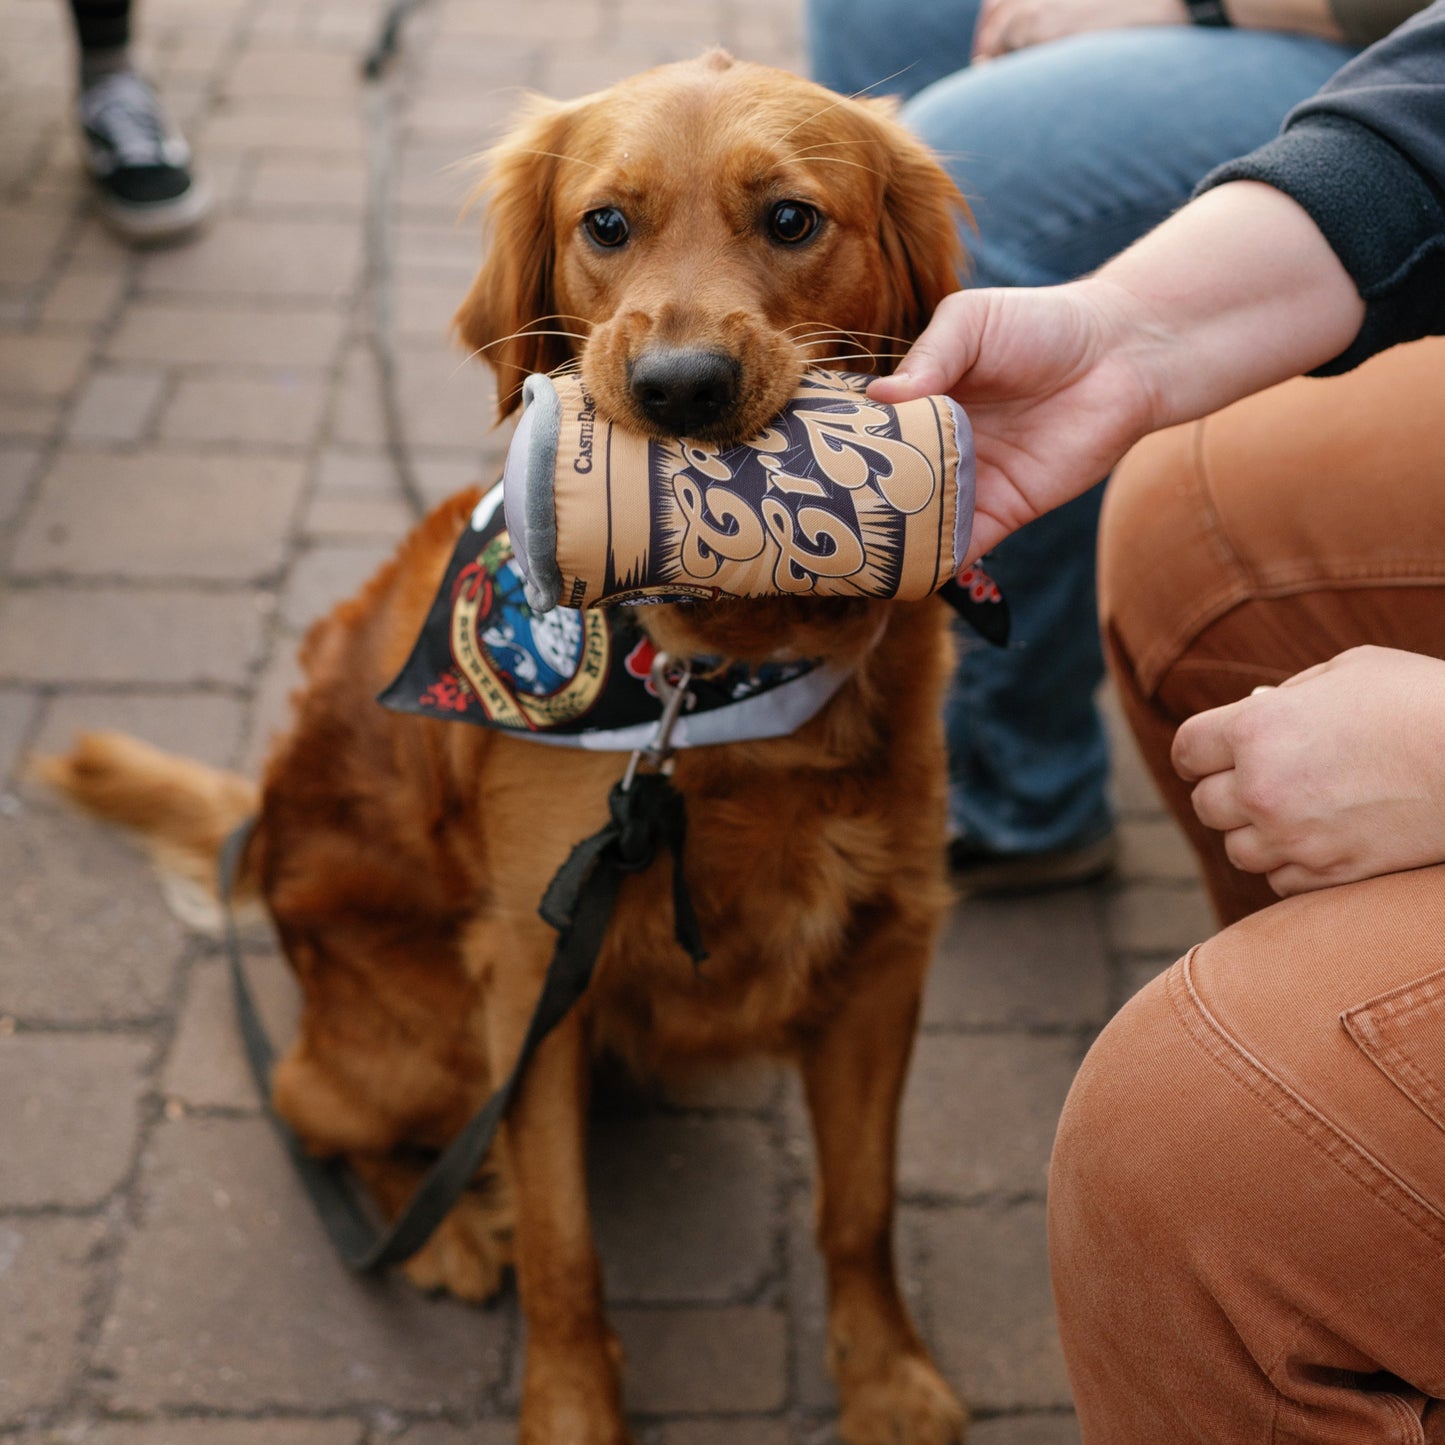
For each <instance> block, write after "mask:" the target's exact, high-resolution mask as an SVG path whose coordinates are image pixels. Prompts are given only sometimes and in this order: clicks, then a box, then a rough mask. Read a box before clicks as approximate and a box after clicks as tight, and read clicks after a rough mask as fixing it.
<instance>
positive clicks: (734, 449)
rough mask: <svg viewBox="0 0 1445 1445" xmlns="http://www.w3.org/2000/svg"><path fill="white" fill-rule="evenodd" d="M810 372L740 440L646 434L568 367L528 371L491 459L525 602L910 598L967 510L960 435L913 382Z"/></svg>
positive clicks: (941, 569)
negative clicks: (502, 442) (604, 408)
mask: <svg viewBox="0 0 1445 1445" xmlns="http://www.w3.org/2000/svg"><path fill="white" fill-rule="evenodd" d="M870 380H872V378H871V377H868V376H859V375H854V374H850V373H844V372H831V371H810V372H808V373H806V374H805V375H804V376H803V378H802V381H801V382H800V384H799V386H798V390H797V391H796V393H795V394H794V395H793V397H792V399H791V400H790V401H789V402H788V403H787V405H786V406H784V408H783V409H782V411H781V412H780V413H779V414H778V415H777V416H776V417H775V418H773V420H772V421H771V422H769V423H768V425H767V427H766V428H764V430H763V431H762V432H761V433H760V434H759V435H758V436H755V437H753V438H751V439H750V440H749V441H747V442H745V443H741V444H738V445H730V446H717V445H714V444H712V443H708V442H697V441H690V440H687V439H676V440H673V439H669V440H659V439H657V438H655V437H648V436H645V435H642V434H640V433H637V432H632V431H627V430H624V429H623V428H621V427H618V426H615V425H613V424H612V423H611V422H609V421H607V420H606V419H604V418H602V417H600V416H599V415H598V413H597V407H596V404H595V403H594V402H593V400H592V398H591V397H590V396H588V394H587V391H586V389H585V387H584V385H583V383H582V381H581V379H580V378H579V377H577V376H565V377H557V378H552V377H548V376H543V375H535V376H530V377H528V378H527V381H526V383H525V384H524V386H523V391H522V395H523V399H524V402H525V410H524V411H523V413H522V417H521V420H520V421H519V422H518V425H517V432H516V435H515V437H514V438H513V441H512V445H511V449H510V451H509V453H508V457H507V464H506V469H505V471H504V473H503V497H504V506H505V508H506V519H507V530H508V532H509V534H510V537H511V543H512V547H513V549H514V551H515V553H516V558H517V562H518V565H519V566H520V568H521V571H522V574H523V577H524V579H525V584H526V596H527V601H528V604H529V605H530V606H531V607H532V608H533V609H534V610H535V611H537V612H546V611H548V610H550V609H551V608H552V607H555V606H558V605H561V606H564V607H593V606H600V605H604V604H615V603H624V602H648V601H677V600H687V599H694V600H697V599H713V598H720V597H776V596H792V597H887V598H896V599H899V600H912V599H917V598H921V597H926V596H928V595H929V594H930V593H932V592H935V591H937V590H938V589H939V588H940V587H942V586H943V585H944V584H945V583H946V582H948V581H949V580H950V579H951V578H952V577H953V576H954V574H955V572H956V571H957V570H958V564H959V562H960V561H961V560H962V558H963V557H964V555H965V553H966V551H967V548H968V539H969V534H970V531H971V528H972V523H973V437H972V432H971V430H970V428H969V424H968V418H967V416H965V414H964V412H963V409H962V408H961V407H959V406H958V405H957V404H956V403H955V402H953V401H952V400H951V399H949V398H948V397H941V396H929V397H922V398H920V399H918V400H916V401H910V402H904V403H902V404H901V405H898V406H885V405H883V404H882V403H881V402H876V401H871V400H870V399H869V398H868V397H867V396H866V395H865V393H864V388H865V387H866V386H867V384H868V382H869V381H870Z"/></svg>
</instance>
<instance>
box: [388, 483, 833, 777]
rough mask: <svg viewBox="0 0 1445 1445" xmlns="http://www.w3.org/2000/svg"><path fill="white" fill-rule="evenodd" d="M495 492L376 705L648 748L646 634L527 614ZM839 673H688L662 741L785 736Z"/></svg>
mask: <svg viewBox="0 0 1445 1445" xmlns="http://www.w3.org/2000/svg"><path fill="white" fill-rule="evenodd" d="M501 500H502V489H501V487H500V486H498V487H495V488H494V489H493V490H492V491H491V492H489V493H488V494H487V495H486V496H485V497H484V498H483V499H482V501H481V502H480V503H479V504H478V506H477V509H476V511H475V512H474V513H473V515H472V519H471V523H470V525H469V526H468V527H467V529H466V531H464V532H463V533H462V536H461V539H460V540H459V541H458V543H457V546H456V549H455V550H454V551H453V553H452V558H451V561H450V562H449V563H448V565H447V571H446V575H445V576H444V577H443V579H442V584H441V587H440V589H439V590H438V592H437V596H436V599H435V600H434V601H433V603H432V606H431V610H430V612H429V613H428V614H427V619H426V622H425V623H424V624H423V627H422V632H421V636H420V637H419V638H418V639H417V643H416V646H415V647H414V648H413V649H412V654H411V656H410V658H408V659H407V662H406V665H405V666H404V667H403V668H402V670H401V673H400V675H399V676H398V677H397V679H396V681H395V682H393V683H392V684H391V686H390V687H388V688H387V689H386V691H385V692H383V693H382V694H381V701H382V702H383V703H385V705H386V706H387V707H390V708H395V709H397V710H398V711H401V712H413V713H419V714H421V715H423V716H428V717H438V718H443V719H450V720H455V721H459V722H470V723H476V724H478V725H479V726H482V727H492V728H501V729H503V730H505V731H508V732H512V733H515V734H517V735H519V736H525V737H527V738H530V739H532V740H534V741H536V742H543V743H557V744H563V745H567V746H572V747H586V748H598V749H618V750H623V751H626V750H630V749H632V748H635V747H640V746H643V745H645V744H646V743H647V742H649V741H650V740H651V738H652V733H653V730H654V728H655V726H656V723H657V719H658V718H659V716H660V715H661V711H662V704H661V700H660V699H659V698H658V696H657V694H656V691H655V689H654V688H653V685H652V681H651V669H652V660H653V657H654V652H653V648H652V644H651V642H650V641H649V640H648V638H647V637H646V635H645V634H644V633H643V632H642V631H641V629H640V628H639V627H638V626H637V625H636V623H635V621H633V618H632V615H631V614H630V612H629V610H628V609H626V608H617V607H612V608H606V609H600V608H588V609H586V610H583V611H577V610H574V609H571V608H566V607H557V608H553V609H552V610H551V611H550V612H547V613H537V612H535V611H534V610H533V609H532V608H531V607H530V606H529V605H528V602H527V599H526V593H525V590H524V580H523V577H522V572H521V568H520V566H519V565H518V563H517V561H516V559H515V557H514V556H513V554H512V544H511V540H510V539H509V537H508V536H507V531H506V525H505V521H504V518H503V513H502V507H501ZM846 677H847V672H846V670H844V669H840V668H836V667H832V666H828V665H824V664H821V663H818V662H812V661H798V662H788V663H776V664H769V665H768V666H766V667H762V668H757V669H745V668H732V669H728V670H726V671H724V672H722V673H721V674H716V675H711V676H709V675H702V676H698V675H694V679H693V682H692V685H691V688H690V689H689V698H688V702H689V710H688V711H687V712H686V713H684V714H683V716H682V717H681V718H679V720H678V723H677V727H676V729H675V730H674V733H673V742H674V743H675V744H676V745H677V746H679V747H697V746H701V745H704V744H710V743H720V742H737V741H741V740H744V739H749V738H765V737H777V736H782V735H784V734H787V733H790V732H793V731H794V730H795V729H797V728H798V727H801V726H802V724H803V723H805V722H806V721H807V720H808V719H809V718H811V717H812V716H814V714H816V713H817V712H818V711H819V710H820V709H821V708H822V707H823V705H824V704H825V703H826V702H827V701H828V700H829V698H831V697H832V696H833V694H834V693H835V692H836V691H837V690H838V688H839V687H840V686H841V685H842V683H843V682H844V680H845V679H846Z"/></svg>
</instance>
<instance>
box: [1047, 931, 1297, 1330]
mask: <svg viewBox="0 0 1445 1445" xmlns="http://www.w3.org/2000/svg"><path fill="white" fill-rule="evenodd" d="M1221 939H1223V940H1224V941H1223V942H1221ZM1228 939H1229V935H1220V936H1217V937H1216V938H1214V939H1212V940H1210V941H1209V942H1208V943H1206V944H1204V945H1201V947H1200V948H1199V949H1196V950H1194V951H1193V953H1192V954H1191V955H1189V956H1188V957H1186V958H1184V959H1181V960H1180V961H1179V962H1178V963H1176V964H1175V965H1174V967H1173V968H1171V969H1170V970H1169V971H1168V972H1167V973H1165V974H1164V975H1162V976H1161V977H1160V978H1157V979H1155V980H1154V981H1153V982H1152V983H1151V984H1149V985H1148V986H1147V987H1146V988H1144V989H1143V990H1141V992H1140V993H1139V994H1137V995H1136V996H1135V997H1134V998H1133V999H1132V1000H1130V1002H1129V1003H1128V1004H1126V1005H1125V1006H1124V1008H1123V1009H1121V1010H1120V1012H1119V1013H1118V1014H1116V1015H1115V1017H1114V1018H1113V1020H1112V1021H1111V1022H1110V1023H1109V1025H1108V1026H1107V1027H1106V1028H1105V1030H1104V1031H1103V1033H1102V1034H1101V1035H1100V1036H1099V1038H1098V1039H1097V1041H1096V1042H1095V1044H1094V1046H1093V1047H1092V1048H1091V1049H1090V1050H1089V1053H1088V1055H1087V1057H1086V1058H1085V1060H1084V1063H1083V1065H1082V1066H1081V1067H1080V1069H1079V1073H1078V1075H1077V1077H1076V1078H1075V1080H1074V1084H1073V1087H1072V1088H1071V1090H1070V1092H1069V1096H1068V1100H1067V1102H1066V1103H1065V1105H1064V1110H1063V1114H1062V1116H1061V1118H1060V1121H1059V1129H1058V1134H1057V1136H1056V1139H1055V1143H1054V1152H1053V1158H1052V1161H1051V1165H1050V1177H1049V1242H1050V1253H1051V1258H1052V1262H1053V1268H1054V1275H1055V1291H1056V1294H1057V1296H1058V1301H1059V1308H1060V1312H1061V1314H1064V1315H1067V1316H1068V1318H1069V1321H1070V1323H1071V1324H1073V1325H1075V1326H1078V1327H1085V1326H1086V1324H1087V1322H1088V1321H1089V1320H1092V1321H1093V1324H1094V1325H1095V1326H1096V1327H1097V1328H1107V1329H1111V1330H1113V1329H1120V1328H1125V1327H1128V1328H1134V1327H1135V1325H1137V1322H1138V1320H1139V1318H1140V1317H1141V1316H1145V1315H1147V1313H1148V1311H1149V1310H1150V1309H1151V1308H1152V1307H1153V1305H1154V1304H1155V1303H1157V1302H1158V1301H1159V1300H1161V1299H1172V1300H1174V1301H1176V1302H1182V1301H1183V1299H1185V1298H1186V1297H1188V1296H1190V1295H1193V1294H1197V1293H1198V1292H1199V1291H1200V1289H1201V1288H1203V1287H1204V1283H1203V1275H1201V1261H1202V1260H1206V1259H1210V1260H1214V1261H1216V1263H1217V1261H1218V1260H1219V1258H1220V1257H1221V1256H1222V1255H1223V1254H1225V1253H1227V1252H1228V1249H1229V1247H1230V1240H1232V1239H1234V1238H1237V1237H1238V1231H1239V1230H1240V1228H1241V1226H1242V1223H1243V1224H1244V1228H1245V1232H1248V1229H1247V1222H1243V1221H1242V1219H1241V1217H1240V1215H1239V1214H1238V1212H1237V1210H1236V1208H1235V1206H1238V1208H1239V1209H1247V1207H1248V1206H1247V1204H1246V1203H1245V1202H1244V1201H1247V1200H1248V1199H1249V1198H1250V1197H1251V1196H1252V1194H1253V1193H1254V1191H1253V1189H1252V1188H1251V1185H1250V1182H1249V1179H1250V1171H1251V1170H1253V1169H1255V1168H1263V1169H1264V1170H1266V1171H1267V1170H1268V1168H1269V1165H1268V1162H1267V1161H1268V1160H1269V1158H1270V1155H1271V1143H1270V1139H1271V1133H1270V1131H1271V1129H1272V1128H1273V1122H1274V1121H1273V1116H1272V1115H1271V1114H1270V1113H1269V1112H1268V1111H1267V1110H1263V1111H1256V1110H1253V1109H1251V1108H1249V1107H1247V1105H1246V1103H1245V1100H1246V1098H1247V1096H1246V1095H1243V1094H1242V1093H1241V1090H1240V1086H1239V1084H1238V1082H1237V1080H1236V1079H1235V1078H1234V1077H1233V1076H1231V1075H1230V1073H1229V1072H1228V1071H1227V1070H1225V1069H1223V1068H1221V1067H1220V1066H1219V1064H1218V1061H1217V1059H1216V1058H1215V1057H1214V1056H1213V1055H1212V1054H1211V1053H1210V1052H1209V1050H1208V1049H1207V1048H1205V1047H1201V1044H1200V1040H1199V1031H1198V1029H1197V1028H1195V1027H1193V1026H1191V1022H1190V1004H1189V996H1190V989H1189V984H1188V982H1187V977H1188V975H1187V973H1186V969H1187V968H1188V967H1189V966H1190V965H1191V964H1192V963H1194V962H1195V961H1196V960H1197V958H1198V956H1199V954H1200V953H1201V952H1202V951H1204V950H1210V949H1215V950H1217V949H1219V948H1221V947H1228ZM1226 1179H1229V1180H1231V1181H1232V1182H1233V1184H1234V1185H1235V1186H1237V1191H1238V1192H1237V1194H1235V1196H1234V1200H1233V1203H1232V1205H1231V1208H1230V1209H1228V1210H1218V1209H1215V1208H1214V1207H1213V1205H1214V1203H1215V1202H1216V1200H1217V1191H1218V1188H1219V1186H1220V1181H1223V1180H1226ZM1210 1268H1211V1267H1210V1266H1204V1267H1203V1269H1204V1274H1208V1273H1209V1269H1210Z"/></svg>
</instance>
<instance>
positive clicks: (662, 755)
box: [622, 652, 692, 793]
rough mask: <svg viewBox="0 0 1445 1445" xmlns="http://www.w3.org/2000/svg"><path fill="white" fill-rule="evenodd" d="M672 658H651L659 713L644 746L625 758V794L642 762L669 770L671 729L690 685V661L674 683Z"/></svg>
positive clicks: (664, 655)
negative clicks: (648, 739) (659, 705)
mask: <svg viewBox="0 0 1445 1445" xmlns="http://www.w3.org/2000/svg"><path fill="white" fill-rule="evenodd" d="M671 667H672V658H671V657H669V656H668V655H667V653H665V652H659V653H658V654H657V655H656V656H655V657H654V658H653V659H652V673H651V676H652V685H653V687H655V688H656V689H657V695H658V697H660V698H661V699H662V716H661V717H660V718H658V720H657V731H656V732H655V733H653V735H652V741H651V742H650V743H648V745H647V746H646V747H645V748H635V749H633V753H632V756H631V757H630V758H629V759H628V760H627V771H626V772H625V773H623V775H622V791H623V792H624V793H625V792H626V791H627V790H628V789H629V788H630V787H631V786H632V780H633V779H634V778H635V777H636V776H637V770H638V769H639V768H640V767H642V765H643V764H644V763H645V764H647V766H648V767H649V768H651V769H653V770H654V771H656V772H659V773H662V774H664V775H666V774H669V773H671V772H672V754H673V751H674V749H673V747H672V730H673V727H674V726H675V725H676V723H677V719H678V715H679V714H680V713H681V712H682V705H683V703H684V702H686V701H687V690H688V688H689V687H690V686H691V685H692V662H691V660H690V659H689V660H688V661H685V662H684V663H683V664H682V667H681V669H680V670H679V672H678V674H677V680H676V682H674V681H672V679H670V678H669V677H668V675H667V674H668V669H669V668H671Z"/></svg>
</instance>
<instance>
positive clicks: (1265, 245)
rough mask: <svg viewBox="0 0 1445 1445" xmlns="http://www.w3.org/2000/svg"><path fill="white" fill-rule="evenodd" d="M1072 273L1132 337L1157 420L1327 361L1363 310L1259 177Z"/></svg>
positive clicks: (1200, 412) (1302, 225) (1203, 409)
mask: <svg viewBox="0 0 1445 1445" xmlns="http://www.w3.org/2000/svg"><path fill="white" fill-rule="evenodd" d="M1079 284H1080V285H1081V286H1082V287H1084V288H1086V289H1087V290H1088V291H1089V292H1090V294H1091V296H1092V297H1093V298H1094V299H1095V301H1096V302H1097V304H1098V305H1100V306H1101V307H1102V308H1104V309H1105V310H1106V311H1109V312H1112V313H1114V314H1115V315H1117V316H1119V317H1120V318H1121V319H1122V320H1123V322H1124V326H1125V332H1126V334H1132V335H1133V336H1134V338H1135V339H1133V340H1131V341H1130V342H1129V349H1130V351H1131V353H1132V354H1131V358H1130V359H1131V361H1132V362H1133V363H1134V365H1135V366H1136V367H1137V368H1138V371H1139V373H1140V375H1142V376H1143V377H1144V378H1145V379H1146V383H1147V384H1148V386H1149V387H1150V389H1151V392H1152V395H1153V398H1154V405H1155V413H1154V415H1153V417H1152V418H1151V421H1152V425H1153V426H1154V427H1161V426H1169V425H1172V424H1174V423H1175V422H1180V421H1188V420H1192V419H1193V418H1195V417H1200V416H1204V415H1206V414H1207V413H1209V412H1211V411H1215V410H1217V409H1218V408H1219V407H1221V406H1225V405H1227V404H1228V403H1230V402H1232V401H1237V400H1238V399H1239V398H1240V397H1244V396H1248V395H1250V394H1251V393H1253V392H1255V391H1258V390H1260V389H1261V388H1263V387H1266V386H1271V385H1273V384H1274V383H1275V382H1279V381H1284V380H1286V379H1287V378H1289V377H1291V376H1297V375H1299V374H1300V373H1301V372H1305V371H1310V370H1313V369H1314V368H1315V367H1317V366H1320V365H1323V364H1324V363H1325V362H1327V361H1329V360H1330V359H1331V358H1333V357H1335V356H1337V355H1339V353H1340V352H1341V351H1343V350H1344V349H1345V348H1346V347H1347V346H1349V344H1350V342H1351V341H1352V340H1353V339H1354V337H1355V335H1356V334H1357V332H1358V331H1359V329H1360V324H1361V322H1362V320H1363V318H1364V314H1365V306H1364V302H1363V301H1361V299H1360V296H1359V294H1358V292H1357V291H1356V289H1355V285H1354V282H1353V281H1352V280H1351V279H1350V276H1349V274H1348V273H1347V272H1346V270H1345V268H1344V267H1343V266H1342V265H1341V264H1340V262H1339V260H1338V258H1337V257H1336V256H1335V254H1334V252H1333V251H1332V250H1331V249H1330V247H1329V244H1328V243H1327V242H1326V240H1325V238H1324V237H1323V236H1322V235H1321V234H1320V231H1319V228H1318V227H1317V226H1316V225H1315V224H1314V222H1313V221H1312V220H1311V219H1310V217H1309V215H1308V214H1307V213H1306V212H1305V211H1304V210H1303V208H1302V207H1300V206H1299V205H1298V204H1297V203H1296V202H1295V201H1293V200H1291V199H1290V198H1289V197H1288V196H1286V195H1285V194H1284V193H1283V192H1282V191H1277V190H1275V189H1274V188H1273V187H1271V186H1266V185H1262V184H1260V183H1258V182H1254V181H1239V182H1234V183H1231V184H1228V185H1224V186H1220V187H1218V188H1217V189H1216V190H1212V191H1209V192H1207V193H1206V194H1204V195H1203V196H1200V197H1199V198H1198V199H1197V200H1195V201H1192V202H1191V203H1190V204H1189V205H1188V206H1186V207H1185V208H1184V209H1183V210H1181V211H1179V212H1178V213H1176V214H1175V215H1174V216H1173V217H1171V218H1170V219H1169V220H1168V221H1166V222H1165V223H1164V224H1163V225H1162V226H1160V227H1159V228H1158V229H1157V230H1155V231H1153V232H1151V233H1150V234H1149V235H1148V236H1146V237H1145V238H1144V239H1143V240H1142V241H1140V242H1138V243H1137V244H1136V245H1134V246H1132V247H1131V248H1130V249H1129V250H1127V251H1125V252H1124V253H1123V254H1122V255H1120V256H1118V257H1116V258H1115V259H1114V260H1113V261H1111V262H1110V263H1109V264H1108V265H1107V266H1105V267H1104V268H1103V269H1102V270H1100V271H1098V272H1096V273H1095V274H1094V275H1093V276H1092V277H1090V278H1089V279H1088V280H1086V281H1084V282H1081V283H1079Z"/></svg>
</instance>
